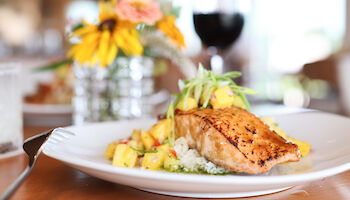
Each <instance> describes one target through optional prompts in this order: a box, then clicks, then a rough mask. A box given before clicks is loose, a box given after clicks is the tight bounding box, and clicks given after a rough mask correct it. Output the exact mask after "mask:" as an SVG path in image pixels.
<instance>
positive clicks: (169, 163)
mask: <svg viewBox="0 0 350 200" xmlns="http://www.w3.org/2000/svg"><path fill="white" fill-rule="evenodd" d="M179 165H180V160H179V159H177V158H176V157H175V156H174V155H173V154H171V153H167V155H166V156H165V160H164V169H167V170H169V171H171V172H175V171H177V170H178V169H179Z"/></svg>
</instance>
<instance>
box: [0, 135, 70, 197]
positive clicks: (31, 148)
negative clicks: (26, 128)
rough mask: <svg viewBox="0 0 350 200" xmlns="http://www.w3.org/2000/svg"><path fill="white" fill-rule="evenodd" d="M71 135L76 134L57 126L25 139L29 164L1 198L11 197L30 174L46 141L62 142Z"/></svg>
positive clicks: (24, 148)
mask: <svg viewBox="0 0 350 200" xmlns="http://www.w3.org/2000/svg"><path fill="white" fill-rule="evenodd" d="M69 136H74V133H72V132H70V131H68V130H66V129H63V128H55V129H51V130H49V131H46V132H43V133H40V134H38V135H35V136H33V137H31V138H29V139H27V140H25V141H24V143H23V150H24V152H25V153H26V154H27V156H28V159H29V162H28V166H27V167H26V169H25V170H24V171H23V172H22V174H21V175H20V176H19V177H18V178H17V179H16V180H15V181H14V182H13V183H12V184H11V185H10V186H9V187H8V188H7V189H6V190H5V192H4V193H3V194H2V195H1V196H0V200H6V199H9V198H10V197H11V195H12V194H13V193H14V192H15V191H16V189H17V188H18V187H19V186H20V185H21V184H22V183H23V182H24V180H25V179H26V178H27V177H28V176H29V175H30V173H31V172H32V170H33V168H34V166H35V163H36V161H37V159H38V157H39V154H40V153H41V151H42V149H43V146H44V144H45V143H46V142H48V143H52V144H57V143H58V142H61V141H63V140H64V139H68V138H69Z"/></svg>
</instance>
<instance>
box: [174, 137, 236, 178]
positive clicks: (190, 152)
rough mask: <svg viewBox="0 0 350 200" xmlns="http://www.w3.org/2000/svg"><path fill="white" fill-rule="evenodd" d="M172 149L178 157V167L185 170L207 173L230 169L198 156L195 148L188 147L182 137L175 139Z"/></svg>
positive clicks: (219, 172)
mask: <svg viewBox="0 0 350 200" xmlns="http://www.w3.org/2000/svg"><path fill="white" fill-rule="evenodd" d="M174 150H175V151H176V155H177V157H178V158H179V159H180V164H179V165H180V166H179V168H181V169H183V171H185V172H198V173H200V172H204V173H209V174H225V173H230V172H231V171H229V170H226V169H225V168H222V167H219V166H217V165H215V164H214V163H212V162H210V161H208V160H207V159H205V158H204V157H202V156H200V155H199V153H198V151H197V150H195V149H189V147H188V145H187V142H186V139H185V138H183V137H180V138H178V139H177V140H176V141H175V145H174Z"/></svg>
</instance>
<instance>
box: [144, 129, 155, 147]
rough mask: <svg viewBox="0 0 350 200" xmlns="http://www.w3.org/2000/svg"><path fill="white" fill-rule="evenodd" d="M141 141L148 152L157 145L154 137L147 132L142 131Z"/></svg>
mask: <svg viewBox="0 0 350 200" xmlns="http://www.w3.org/2000/svg"><path fill="white" fill-rule="evenodd" d="M141 140H142V142H143V145H144V146H145V148H146V150H150V149H151V148H152V146H153V145H154V143H155V141H154V139H153V137H152V136H151V135H150V134H149V133H147V131H145V130H141Z"/></svg>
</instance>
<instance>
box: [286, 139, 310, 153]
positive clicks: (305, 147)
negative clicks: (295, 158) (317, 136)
mask: <svg viewBox="0 0 350 200" xmlns="http://www.w3.org/2000/svg"><path fill="white" fill-rule="evenodd" d="M287 140H289V141H291V142H293V143H294V144H296V145H298V147H299V150H300V153H301V156H302V157H305V156H307V155H308V154H309V152H310V149H311V145H310V144H309V143H307V142H304V141H301V140H298V139H295V138H292V137H287Z"/></svg>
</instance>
